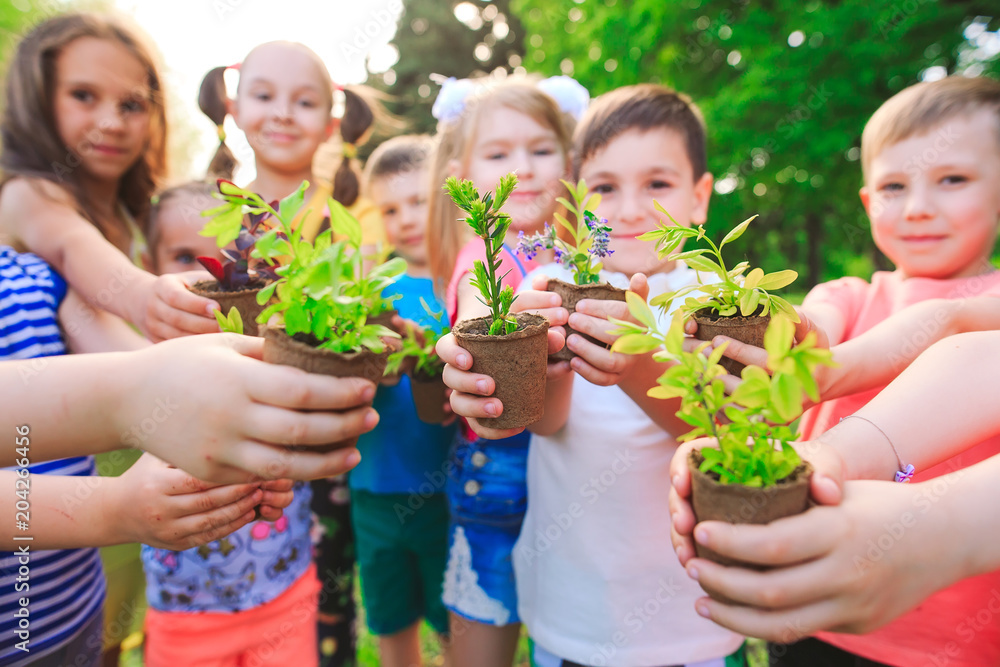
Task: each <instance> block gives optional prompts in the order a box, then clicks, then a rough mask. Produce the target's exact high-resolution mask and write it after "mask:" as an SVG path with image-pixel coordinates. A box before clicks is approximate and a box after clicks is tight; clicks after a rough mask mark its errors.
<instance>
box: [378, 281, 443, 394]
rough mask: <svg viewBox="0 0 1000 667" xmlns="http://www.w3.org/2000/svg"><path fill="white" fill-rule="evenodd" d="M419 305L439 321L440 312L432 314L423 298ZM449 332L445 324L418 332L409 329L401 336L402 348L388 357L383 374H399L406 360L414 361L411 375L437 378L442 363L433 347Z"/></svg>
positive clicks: (440, 371)
mask: <svg viewBox="0 0 1000 667" xmlns="http://www.w3.org/2000/svg"><path fill="white" fill-rule="evenodd" d="M420 303H421V305H422V306H423V307H424V310H425V311H427V313H428V314H430V315H431V316H433V317H435V318H436V319H437V320H438V321H439V322H440V321H441V316H442V315H443V313H442V312H440V311H439V312H437V313H435V312H433V311H432V310H431V308H430V306H429V305H428V304H427V302H426V301H424V300H423V298H421V299H420ZM449 331H451V327H449V326H448V325H446V324H442V325H441V326H439V327H437V328H435V327H424V328H423V329H420V330H414V329H409V330H408V331H407V332H406V335H405V336H403V341H402V342H403V346H402V348H400V349H399V350H397V351H396V352H393V353H392V354H390V355H389V363H388V364H386V367H385V374H386V375H395V374H396V373H398V372H399V369H400V368H401V367H402V365H403V362H404V361H406V360H407V359H414V360H415V363H414V365H413V374H414V375H421V376H423V377H425V378H435V377H439V376H440V375H441V373H443V372H444V361H442V360H441V358H440V357H439V356H438V355H437V352H436V351H435V349H434V348H435V346H436V345H437V342H438V340H440V338H441V337H442V336H444V335H445V334H446V333H448V332H449Z"/></svg>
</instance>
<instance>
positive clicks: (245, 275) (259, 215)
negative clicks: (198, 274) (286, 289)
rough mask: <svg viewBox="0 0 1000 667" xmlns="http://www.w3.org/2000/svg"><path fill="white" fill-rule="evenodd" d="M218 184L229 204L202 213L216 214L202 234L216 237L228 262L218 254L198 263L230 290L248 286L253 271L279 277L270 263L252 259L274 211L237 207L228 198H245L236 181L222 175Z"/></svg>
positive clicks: (221, 286)
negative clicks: (258, 241) (230, 246)
mask: <svg viewBox="0 0 1000 667" xmlns="http://www.w3.org/2000/svg"><path fill="white" fill-rule="evenodd" d="M216 186H217V187H218V188H219V197H220V198H221V199H224V200H226V203H225V204H223V205H221V206H218V207H216V208H213V209H211V210H208V211H205V212H204V213H203V214H202V215H205V216H213V217H212V219H211V220H209V221H208V223H206V224H205V226H204V228H202V230H201V231H200V232H198V233H199V234H200V235H201V236H208V237H215V242H216V244H217V245H218V246H219V247H220V248H222V249H223V250H222V256H223V257H224V258H225V259H226V261H225V262H220V261H219V260H217V259H216V258H214V257H198V258H197V260H198V262H199V263H201V265H202V266H203V267H205V269H206V270H207V271H208V272H209V273H211V274H212V277H213V278H215V279H216V280H217V281H218V283H219V287H220V288H222V290H223V291H226V292H235V291H236V290H239V289H240V288H242V287H244V286H245V285H246V284H247V283H249V282H250V278H251V273H253V274H254V275H256V276H258V277H260V278H262V279H265V280H274V279H275V278H276V277H277V276H276V275H275V274H274V272H273V270H272V269H271V268H270V267H269V266H268V265H267V264H266V263H264V262H260V261H252V259H251V253H252V252H253V248H254V244H255V243H256V242H257V240H258V239H259V238H260V237H261V236H263V235H264V233H265V232H266V231H267V230H268V228H269V225H268V224H267V223H268V220H269V219H270V218H271V212H270V211H268V210H266V209H260V208H259V207H258V208H254V209H253V211H252V212H251V211H244V209H243V206H242V205H241V206H239V207H237V206H234V205H233V202H231V201H230V200H229V199H227V197H229V198H236V199H245V198H244V197H242V196H241V195H238V194H236V192H237V191H241V189H240V188H238V187H237V186H236V185H235V184H234V183H233V182H232V181H227V180H225V179H223V178H220V179H219V180H218V181H216ZM277 205H278V202H271V204H270V207H271V208H273V207H275V206H277ZM230 243H234V248H226V246H227V245H229V244H230Z"/></svg>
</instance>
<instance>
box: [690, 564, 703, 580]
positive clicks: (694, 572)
mask: <svg viewBox="0 0 1000 667" xmlns="http://www.w3.org/2000/svg"><path fill="white" fill-rule="evenodd" d="M687 572H688V576H689V577H691V578H692V579H694V580H695V581H698V577H699V576H700V575H699V574H698V568H696V567H689V568H688V570H687Z"/></svg>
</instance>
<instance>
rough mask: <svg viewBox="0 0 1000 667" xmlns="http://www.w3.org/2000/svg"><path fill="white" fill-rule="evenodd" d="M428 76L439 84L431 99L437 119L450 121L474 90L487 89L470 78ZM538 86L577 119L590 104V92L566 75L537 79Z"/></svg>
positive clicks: (433, 113) (463, 106)
mask: <svg viewBox="0 0 1000 667" xmlns="http://www.w3.org/2000/svg"><path fill="white" fill-rule="evenodd" d="M431 79H432V80H434V81H436V82H438V83H440V84H441V92H439V93H438V96H437V99H436V100H434V106H433V107H432V108H431V115H432V116H434V118H436V119H437V120H439V121H442V122H450V121H453V120H455V119H457V118H459V117H460V116H461V115H462V113H463V112H464V111H465V107H466V104H467V102H468V100H469V97H470V96H471V95H473V94H475V93H476V91H477V90H480V89H481V90H484V91H485V90H487V87H486V84H482V83H477V82H476V81H473V80H472V79H456V78H455V77H453V76H450V77H448V78H444V77H440V76H438V75H431ZM538 89H539V90H541V91H542V92H543V93H545V94H546V95H548V96H549V97H551V98H552V99H553V100H555V102H556V104H558V105H559V108H560V109H562V111H563V112H564V113H568V114H569V115H571V116H573V118H575V119H576V120H580V118H581V117H582V116H583V112H584V111H586V110H587V106H588V105H589V104H590V93H589V92H587V89H586V88H584V87H583V86H582V85H581V84H580V82H578V81H577V80H576V79H574V78H572V77H569V76H553V77H549V78H548V79H544V80H543V81H539V82H538Z"/></svg>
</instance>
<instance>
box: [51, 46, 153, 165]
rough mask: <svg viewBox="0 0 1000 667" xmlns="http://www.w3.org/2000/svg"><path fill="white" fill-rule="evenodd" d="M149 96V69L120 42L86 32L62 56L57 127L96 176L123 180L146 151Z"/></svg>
mask: <svg viewBox="0 0 1000 667" xmlns="http://www.w3.org/2000/svg"><path fill="white" fill-rule="evenodd" d="M149 98H150V91H149V85H148V83H147V72H146V68H145V67H143V65H142V63H141V62H139V60H138V59H137V58H136V57H135V56H134V55H132V53H131V52H129V51H128V49H126V48H125V47H124V46H122V45H121V44H118V43H117V42H112V41H108V40H103V39H97V38H95V37H80V38H79V39H75V40H73V41H72V42H70V43H69V44H67V45H66V46H65V47H64V48H63V49H62V51H61V52H60V53H59V56H58V57H57V58H56V67H55V88H54V92H53V111H54V115H55V120H56V129H57V131H58V132H59V138H60V139H61V140H62V142H63V144H64V145H65V146H66V147H67V148H68V149H69V150H70V151H71V152H72V153H73V154H74V155H75V156H77V157H78V158H79V159H80V166H81V168H82V169H83V171H84V172H85V173H86V174H87V175H88V176H89V177H90V178H93V179H96V180H97V181H102V182H117V181H118V179H120V178H121V177H122V176H123V175H124V174H125V172H126V171H128V169H129V168H130V167H131V166H132V165H133V164H135V162H136V161H137V160H138V159H139V157H140V156H141V155H142V152H143V150H145V148H146V143H147V141H148V139H149V118H150V115H149V107H150V102H149ZM71 166H72V165H71Z"/></svg>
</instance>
